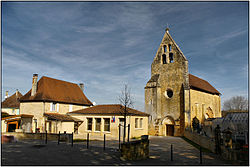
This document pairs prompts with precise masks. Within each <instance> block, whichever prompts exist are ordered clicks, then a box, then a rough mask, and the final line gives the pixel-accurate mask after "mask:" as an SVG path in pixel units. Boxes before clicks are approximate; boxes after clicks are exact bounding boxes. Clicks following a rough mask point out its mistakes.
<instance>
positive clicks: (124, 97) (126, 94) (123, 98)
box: [119, 84, 133, 142]
mask: <svg viewBox="0 0 250 167" xmlns="http://www.w3.org/2000/svg"><path fill="white" fill-rule="evenodd" d="M119 101H120V104H121V114H122V115H123V116H124V132H123V142H125V139H126V125H127V123H126V118H127V116H128V115H129V107H132V106H133V100H132V98H131V95H130V89H129V88H128V85H126V84H125V85H124V89H123V90H122V92H121V95H120V96H119Z"/></svg>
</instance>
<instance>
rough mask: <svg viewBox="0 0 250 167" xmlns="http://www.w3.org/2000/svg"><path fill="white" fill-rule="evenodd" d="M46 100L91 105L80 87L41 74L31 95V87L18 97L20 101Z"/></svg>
mask: <svg viewBox="0 0 250 167" xmlns="http://www.w3.org/2000/svg"><path fill="white" fill-rule="evenodd" d="M27 101H48V102H61V103H68V104H79V105H87V106H90V105H92V102H91V101H90V100H89V99H88V98H87V97H86V96H85V95H84V93H83V92H82V90H81V89H80V87H79V86H78V85H77V84H75V83H71V82H66V81H62V80H57V79H54V78H49V77H46V76H43V77H42V78H41V79H40V80H39V81H38V83H37V92H36V94H35V95H34V96H31V89H30V90H29V91H28V92H27V93H26V94H25V95H24V96H23V97H22V98H20V102H27Z"/></svg>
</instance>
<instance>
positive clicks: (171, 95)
mask: <svg viewBox="0 0 250 167" xmlns="http://www.w3.org/2000/svg"><path fill="white" fill-rule="evenodd" d="M173 95H174V93H173V91H172V90H171V89H167V91H166V92H165V96H166V97H167V98H172V97H173Z"/></svg>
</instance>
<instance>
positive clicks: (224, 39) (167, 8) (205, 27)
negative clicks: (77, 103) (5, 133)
mask: <svg viewBox="0 0 250 167" xmlns="http://www.w3.org/2000/svg"><path fill="white" fill-rule="evenodd" d="M167 24H169V26H170V34H171V35H172V37H173V39H174V40H175V42H176V43H177V45H178V46H179V47H180V49H181V50H182V52H183V53H184V55H185V56H186V58H187V59H188V61H189V72H190V73H191V74H193V75H196V76H198V77H201V78H203V79H205V80H207V81H209V82H210V83H211V84H212V85H213V86H214V87H215V88H216V89H217V90H219V91H220V92H221V93H222V96H221V98H222V104H223V101H225V100H227V99H229V98H230V97H232V96H236V95H242V96H246V97H247V95H248V2H2V92H3V93H2V98H3V97H4V94H5V91H6V90H8V91H9V93H10V94H13V93H14V92H15V90H16V89H19V91H20V92H21V93H22V94H25V93H26V92H27V91H28V90H29V89H30V88H31V82H32V75H33V74H34V73H38V75H39V78H40V77H41V76H48V77H53V78H56V79H60V80H65V81H69V82H74V83H80V82H83V83H84V85H85V90H84V91H85V94H86V96H87V97H88V98H89V99H90V100H91V101H95V102H96V103H97V104H112V103H119V101H118V96H119V95H120V93H121V89H122V88H123V86H124V84H128V85H129V87H130V88H131V95H132V97H133V99H134V102H135V103H134V108H136V109H139V110H142V111H144V87H145V85H146V83H147V81H148V80H149V79H150V70H151V63H152V61H153V58H154V56H155V54H156V51H157V49H158V47H159V44H160V42H161V40H162V37H163V35H164V33H165V28H166V26H167Z"/></svg>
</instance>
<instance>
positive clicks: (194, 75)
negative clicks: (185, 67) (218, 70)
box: [189, 73, 211, 85]
mask: <svg viewBox="0 0 250 167" xmlns="http://www.w3.org/2000/svg"><path fill="white" fill-rule="evenodd" d="M189 75H192V76H194V77H196V78H199V79H200V80H203V81H206V82H207V83H209V82H208V81H207V80H205V79H202V78H200V77H197V76H196V75H193V74H190V73H189ZM209 84H210V83H209ZM210 85H211V84H210Z"/></svg>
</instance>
